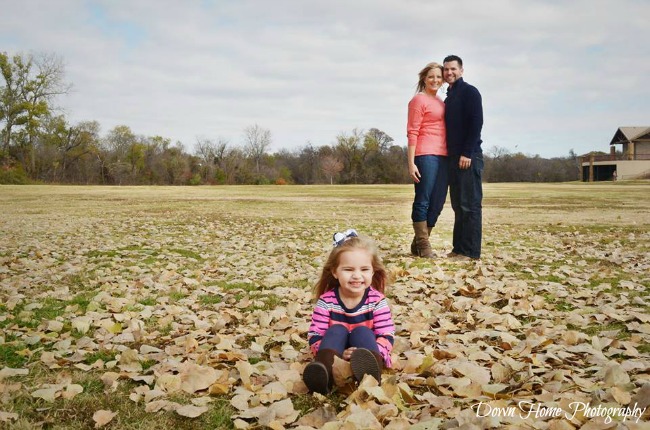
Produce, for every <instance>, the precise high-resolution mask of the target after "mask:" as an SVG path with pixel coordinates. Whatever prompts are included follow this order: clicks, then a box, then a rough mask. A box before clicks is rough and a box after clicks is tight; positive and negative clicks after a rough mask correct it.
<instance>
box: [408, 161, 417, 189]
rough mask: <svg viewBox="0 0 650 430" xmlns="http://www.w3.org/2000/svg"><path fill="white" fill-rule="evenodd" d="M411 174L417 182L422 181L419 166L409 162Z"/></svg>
mask: <svg viewBox="0 0 650 430" xmlns="http://www.w3.org/2000/svg"><path fill="white" fill-rule="evenodd" d="M409 176H410V177H411V179H413V182H415V183H416V184H417V183H418V182H420V171H419V170H418V166H416V165H415V163H413V164H409Z"/></svg>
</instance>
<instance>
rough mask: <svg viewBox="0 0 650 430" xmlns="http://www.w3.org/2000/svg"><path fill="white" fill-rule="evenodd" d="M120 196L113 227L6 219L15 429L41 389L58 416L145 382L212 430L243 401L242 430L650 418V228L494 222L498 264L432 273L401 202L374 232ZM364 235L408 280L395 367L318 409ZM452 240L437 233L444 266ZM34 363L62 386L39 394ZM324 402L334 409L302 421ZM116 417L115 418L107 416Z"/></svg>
mask: <svg viewBox="0 0 650 430" xmlns="http://www.w3.org/2000/svg"><path fill="white" fill-rule="evenodd" d="M296 201H297V202H298V203H300V205H299V207H300V208H301V209H302V210H307V209H306V208H307V207H308V206H309V204H311V202H305V203H302V202H301V201H300V200H299V199H298V198H297V197H296V198H295V199H294V200H292V202H293V203H292V204H298V203H295V202H296ZM100 202H101V203H102V205H103V206H102V207H103V208H104V210H105V213H104V212H101V213H100V212H91V213H90V214H80V215H77V216H75V215H74V214H72V215H71V214H70V213H69V212H66V211H65V210H61V212H57V211H51V212H48V216H45V217H38V216H32V217H30V221H29V224H26V223H25V222H26V221H25V219H23V218H19V217H8V216H6V215H5V216H3V218H2V224H1V228H2V234H3V236H4V237H5V238H6V240H5V241H4V243H3V244H2V245H0V283H1V284H0V285H1V287H2V290H1V291H2V297H1V298H2V302H3V303H4V304H3V312H2V315H1V321H0V322H1V323H2V327H3V328H4V333H3V334H2V338H1V339H0V345H5V346H11V347H12V351H14V353H15V356H16V357H23V358H24V360H22V362H23V363H24V367H20V368H12V367H9V366H5V367H4V368H2V369H0V396H1V398H2V405H5V407H4V409H5V410H6V411H0V421H3V422H9V421H12V420H16V419H17V418H18V416H17V415H16V414H14V413H13V412H12V411H11V408H7V407H6V405H10V404H11V399H12V398H14V397H15V396H19V395H23V394H24V393H28V395H29V396H31V397H33V398H34V399H36V400H38V401H42V402H44V403H47V404H49V406H48V407H56V406H52V405H57V402H60V401H62V400H63V399H73V398H74V397H75V396H78V395H80V394H82V393H83V387H82V386H81V385H79V384H77V383H76V382H74V381H72V380H71V379H70V378H69V376H66V375H68V372H70V371H72V370H79V371H83V372H91V374H92V375H95V376H94V377H95V378H96V380H97V381H100V382H101V384H102V387H103V390H104V391H105V392H107V393H115V394H112V395H118V394H116V393H118V389H119V387H120V384H124V383H125V382H126V381H130V383H132V384H135V387H136V388H133V389H132V390H130V392H129V394H128V396H129V399H130V400H131V401H133V402H135V403H136V404H138V405H139V407H141V408H142V409H143V410H145V411H147V412H149V413H164V411H167V412H169V413H175V414H178V415H180V416H183V417H187V418H196V417H199V416H201V415H202V414H204V413H206V412H207V411H209V410H210V408H211V405H210V400H211V399H212V398H214V397H219V398H224V397H225V398H227V399H228V400H229V402H230V404H231V405H232V408H233V410H234V414H233V422H234V426H235V427H236V428H242V429H243V428H248V427H255V426H265V427H268V428H272V429H283V428H291V427H296V428H302V429H308V428H337V429H348V428H349V429H356V428H377V429H380V428H390V429H402V428H416V429H417V428H423V429H424V428H445V429H454V428H463V429H470V428H471V429H484V428H503V427H508V426H510V427H512V428H519V427H521V428H524V427H525V428H540V429H542V428H543V429H545V428H550V429H570V428H578V427H580V426H583V427H582V428H613V427H607V425H609V423H605V421H604V420H603V417H595V416H589V415H585V414H579V413H576V414H572V413H571V412H572V411H575V409H576V407H577V405H578V404H585V405H590V406H591V407H597V406H598V405H601V406H602V407H608V408H625V407H630V408H633V407H634V405H635V404H636V405H637V406H638V407H639V408H641V409H643V408H647V407H648V406H649V404H650V401H649V400H648V399H649V398H650V355H649V354H650V317H649V315H650V312H649V311H650V290H649V289H650V283H649V282H650V278H649V275H648V274H649V273H650V257H649V253H648V244H649V240H648V239H650V233H648V229H647V224H646V225H645V226H644V227H641V226H638V227H634V226H632V227H630V226H608V227H606V228H601V227H599V226H598V225H590V224H588V225H586V226H585V225H581V224H579V223H578V222H577V221H576V222H575V223H573V224H567V225H565V224H560V225H558V224H551V223H544V222H542V221H541V220H543V217H542V216H541V215H540V223H539V225H537V226H535V228H534V230H527V229H526V228H524V227H522V226H521V225H518V224H511V223H508V222H505V221H503V220H502V222H501V223H497V222H495V221H491V220H490V216H489V210H488V214H486V217H485V218H486V225H485V228H484V230H485V233H484V234H485V238H484V239H485V243H486V246H485V248H484V254H483V258H482V259H481V261H479V262H463V261H452V260H447V259H444V258H438V259H435V260H433V261H426V260H422V259H417V258H413V257H411V256H409V255H408V250H407V248H408V243H409V241H410V232H408V230H407V226H404V227H401V226H400V227H395V225H396V221H395V217H393V218H385V219H384V218H382V216H385V215H380V211H384V210H386V207H385V205H383V204H382V203H381V202H379V203H376V205H377V206H376V207H373V205H372V204H370V205H369V208H370V209H369V210H370V211H371V212H372V213H376V214H377V218H378V219H377V220H374V221H373V218H372V216H370V217H365V218H364V221H362V222H359V221H357V220H356V218H354V220H355V221H354V222H353V221H351V220H347V219H346V217H347V215H344V216H343V219H340V218H339V217H338V216H329V215H328V216H323V218H322V219H321V220H320V222H315V220H314V218H309V219H304V218H302V217H292V216H287V217H280V216H272V217H265V216H262V215H261V214H260V215H258V214H253V213H251V214H249V215H248V216H245V215H242V213H237V214H236V215H233V214H231V213H229V212H228V210H227V208H228V207H229V206H228V204H229V203H228V202H224V201H221V200H219V201H211V202H208V203H205V202H203V203H202V202H199V201H195V202H193V204H195V205H201V204H207V205H209V208H210V209H211V210H212V211H214V213H210V212H209V211H206V210H198V211H192V212H185V211H183V210H178V209H176V210H174V211H171V212H165V211H164V210H163V212H161V213H159V212H156V210H154V209H153V208H150V206H147V204H143V205H142V206H138V207H136V208H134V209H128V210H127V209H125V208H114V207H113V206H109V205H106V202H104V201H100ZM145 203H146V202H145ZM224 208H225V209H224ZM183 209H185V210H186V209H188V207H187V206H183ZM161 210H162V209H161ZM233 210H235V209H233ZM276 210H277V211H278V213H280V212H281V211H280V209H276ZM350 210H353V209H350ZM357 210H358V209H357ZM446 210H447V211H448V212H450V209H446ZM373 211H374V212H373ZM400 211H401V210H400ZM400 211H397V212H400ZM402 212H403V211H402ZM310 213H311V214H312V216H316V212H314V211H312V212H310ZM355 213H356V212H355ZM402 215H403V214H401V215H400V218H399V219H401V217H402ZM447 215H449V214H447ZM344 220H345V222H343V221H344ZM445 222H448V220H447V221H445ZM402 224H405V225H406V224H407V223H399V225H402ZM348 226H353V227H356V228H357V229H358V230H360V231H362V232H363V233H365V234H368V235H370V236H372V237H374V238H375V239H376V240H377V241H378V244H379V247H380V252H381V254H382V256H383V259H384V261H385V263H386V265H387V268H388V270H389V272H390V273H391V274H392V275H393V277H394V282H393V284H392V286H391V288H390V290H389V291H388V297H389V300H390V304H391V309H392V312H393V316H394V319H395V322H396V326H397V333H396V339H395V345H394V352H393V362H394V367H393V369H391V370H389V371H388V372H386V373H385V374H384V375H383V377H382V384H381V385H378V384H377V383H376V381H374V379H372V378H366V379H364V381H362V382H361V384H359V385H355V384H354V383H352V375H351V371H350V369H349V363H347V362H345V361H343V360H338V359H337V360H336V361H335V366H334V369H335V370H334V377H335V381H336V385H337V389H336V394H335V395H332V396H320V395H317V394H314V395H311V394H307V389H306V387H305V386H304V384H303V382H302V380H301V374H302V370H303V368H304V366H305V365H306V364H307V363H308V362H309V360H311V353H310V352H309V348H308V345H307V342H306V334H307V329H308V326H309V318H310V315H311V310H312V306H313V301H312V296H311V286H312V285H313V283H314V282H315V281H316V279H317V277H318V275H319V270H320V268H321V267H322V264H323V262H324V259H325V258H326V256H327V253H328V251H329V248H328V247H329V237H330V236H331V234H330V233H331V232H333V231H338V230H342V229H344V227H348ZM449 229H450V225H447V226H446V227H445V228H444V229H443V228H440V229H437V230H434V232H433V234H432V242H433V243H434V247H435V248H436V249H438V250H439V251H440V254H441V255H442V254H443V251H444V250H445V249H446V250H447V251H448V250H449V243H448V242H449V233H450V230H449ZM34 366H42V367H43V368H45V369H47V371H48V372H51V375H52V378H51V380H50V381H49V382H42V383H40V384H39V385H38V386H29V385H23V384H22V383H21V382H20V381H21V378H25V377H26V376H27V375H29V372H30V371H31V368H32V367H34ZM180 394H183V395H184V396H186V397H183V398H184V399H185V400H184V402H185V403H181V402H179V401H178V398H179V397H178V396H179V395H180ZM305 395H308V396H313V397H314V399H315V404H314V406H312V407H310V408H308V409H307V410H304V409H296V405H295V399H297V398H298V396H305ZM188 399H191V400H188ZM526 407H528V409H526ZM531 407H533V408H547V409H548V410H552V409H549V408H561V410H563V411H565V412H566V413H565V414H561V415H553V416H551V415H549V414H550V412H549V413H548V414H547V415H544V414H543V413H539V412H538V413H535V411H533V413H530V408H531ZM481 408H482V409H481ZM490 411H491V412H492V413H489V412H490ZM509 411H513V412H512V413H510V412H509ZM648 416H649V413H648V412H646V414H645V415H644V416H643V417H642V418H641V419H640V421H639V422H640V423H643V422H644V421H647V419H648ZM114 417H115V413H113V412H110V411H106V410H99V411H97V412H95V414H94V415H93V420H94V422H95V426H96V427H102V426H104V425H106V424H108V423H110V421H111V420H112V419H113V418H114ZM615 423H616V425H618V426H619V427H618V428H620V429H624V428H626V426H627V428H630V429H633V428H638V427H635V425H636V424H637V423H636V422H635V419H631V418H628V419H627V420H626V421H623V420H622V419H621V418H616V419H615Z"/></svg>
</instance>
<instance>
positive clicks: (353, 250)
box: [303, 229, 395, 394]
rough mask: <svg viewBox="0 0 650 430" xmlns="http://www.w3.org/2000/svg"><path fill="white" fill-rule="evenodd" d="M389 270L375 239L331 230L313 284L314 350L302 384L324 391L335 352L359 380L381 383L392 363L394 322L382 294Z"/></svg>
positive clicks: (328, 384) (329, 383) (329, 384)
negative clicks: (366, 377) (331, 244)
mask: <svg viewBox="0 0 650 430" xmlns="http://www.w3.org/2000/svg"><path fill="white" fill-rule="evenodd" d="M386 282H387V274H386V269H385V268H384V266H383V264H382V262H381V259H380V258H379V255H378V254H377V248H376V246H375V245H374V243H373V242H372V241H371V240H370V239H368V238H365V237H359V235H358V234H357V232H356V231H355V230H353V229H350V230H348V231H346V232H345V233H336V234H335V235H334V249H332V251H331V252H330V255H329V257H328V259H327V262H326V263H325V266H324V267H323V272H322V273H321V276H320V279H319V281H318V283H317V284H316V287H315V292H316V296H317V297H318V302H317V303H316V307H315V308H314V312H313V314H312V322H311V325H310V327H309V334H308V340H309V345H310V347H311V350H312V352H313V353H314V354H315V359H314V361H313V362H311V363H309V364H308V365H307V367H305V370H304V372H303V381H304V382H305V385H307V387H308V388H309V389H310V390H311V391H314V392H317V393H321V394H327V393H329V392H330V390H331V389H332V387H333V385H334V377H333V374H332V365H333V363H334V356H337V357H340V358H342V359H344V360H348V361H350V365H351V367H352V373H353V375H354V378H355V379H356V380H357V381H361V379H363V377H364V375H366V374H369V375H371V376H373V377H374V378H375V379H376V380H377V381H378V382H381V371H382V369H383V367H384V366H385V367H390V366H391V360H390V352H391V350H392V348H393V336H394V334H395V326H394V324H393V319H392V317H391V313H390V309H389V307H388V303H387V301H386V297H385V296H384V294H383V293H384V289H385V288H386Z"/></svg>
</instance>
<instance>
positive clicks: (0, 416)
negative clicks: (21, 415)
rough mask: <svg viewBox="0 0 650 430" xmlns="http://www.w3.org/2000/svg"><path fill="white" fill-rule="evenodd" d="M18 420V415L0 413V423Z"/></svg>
mask: <svg viewBox="0 0 650 430" xmlns="http://www.w3.org/2000/svg"><path fill="white" fill-rule="evenodd" d="M17 419H18V414H16V413H13V412H5V411H0V422H3V423H6V422H9V421H14V420H17Z"/></svg>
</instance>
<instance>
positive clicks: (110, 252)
mask: <svg viewBox="0 0 650 430" xmlns="http://www.w3.org/2000/svg"><path fill="white" fill-rule="evenodd" d="M117 255H118V252H117V251H116V250H114V249H111V250H105V251H100V250H92V251H88V253H86V257H88V258H98V257H111V258H113V257H116V256H117Z"/></svg>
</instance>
